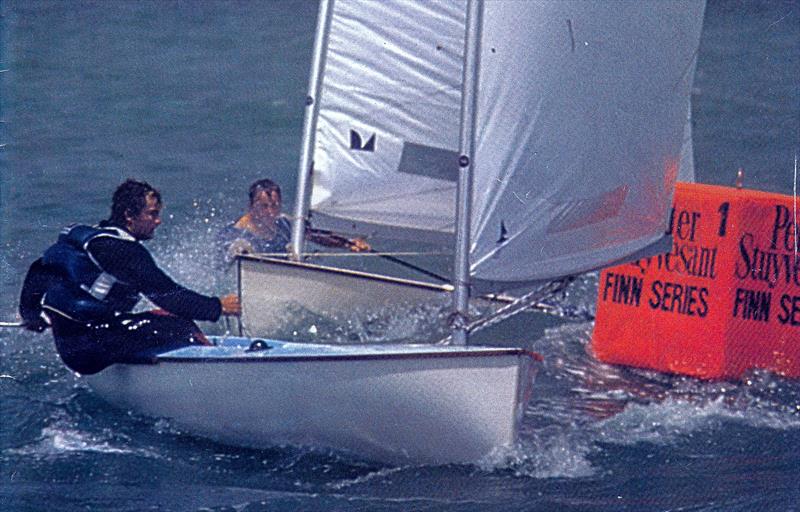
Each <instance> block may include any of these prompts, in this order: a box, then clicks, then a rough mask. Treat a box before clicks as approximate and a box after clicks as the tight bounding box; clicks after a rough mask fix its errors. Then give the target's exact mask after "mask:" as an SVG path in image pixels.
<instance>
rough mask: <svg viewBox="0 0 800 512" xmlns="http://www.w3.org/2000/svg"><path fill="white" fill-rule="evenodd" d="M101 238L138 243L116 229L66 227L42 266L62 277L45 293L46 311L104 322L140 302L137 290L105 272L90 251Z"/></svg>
mask: <svg viewBox="0 0 800 512" xmlns="http://www.w3.org/2000/svg"><path fill="white" fill-rule="evenodd" d="M99 237H111V238H117V239H119V240H126V241H130V242H136V239H135V238H134V237H132V236H131V235H130V234H128V233H127V232H125V231H123V230H122V229H119V228H115V227H102V228H101V227H96V226H87V225H82V224H73V225H70V226H67V227H66V228H64V229H63V230H62V231H61V234H60V235H59V236H58V241H57V242H56V243H55V244H53V245H51V246H50V247H49V248H48V249H47V250H46V251H45V252H44V255H43V256H42V263H43V264H44V265H46V266H47V267H49V268H51V269H53V270H55V271H56V272H57V273H58V274H59V275H60V276H61V279H59V280H58V281H56V282H54V283H53V284H52V285H51V286H50V287H48V290H47V292H46V293H45V294H44V298H43V299H42V307H43V308H44V309H46V310H50V311H52V312H55V313H58V314H60V315H62V316H65V317H67V318H69V319H71V320H76V321H79V322H92V321H96V320H102V319H103V318H107V317H109V316H113V315H114V313H116V312H128V311H130V310H131V309H133V307H134V306H135V305H136V303H137V302H138V301H139V292H138V291H137V289H136V288H135V287H134V286H132V285H130V284H127V283H123V282H121V281H119V280H118V279H117V278H116V277H114V276H113V275H111V274H109V273H108V272H106V271H104V270H103V268H102V267H101V266H100V264H99V263H98V262H97V260H96V259H95V258H94V257H93V256H92V254H91V252H90V251H89V249H88V247H89V243H90V242H91V241H92V240H94V239H96V238H99Z"/></svg>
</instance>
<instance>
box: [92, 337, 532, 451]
mask: <svg viewBox="0 0 800 512" xmlns="http://www.w3.org/2000/svg"><path fill="white" fill-rule="evenodd" d="M214 341H215V342H217V346H214V347H199V346H194V347H187V348H182V349H178V350H174V351H171V352H166V353H163V354H158V355H153V356H152V357H143V358H142V360H141V362H138V363H132V364H116V365H114V366H112V367H111V368H108V369H106V370H105V371H103V372H101V373H99V374H96V375H91V376H87V377H85V378H86V379H87V380H88V382H89V384H90V385H91V386H92V387H93V388H94V389H95V391H96V392H97V393H98V394H99V395H101V396H102V397H103V398H105V399H106V400H108V401H110V402H112V403H115V404H117V405H119V406H122V407H125V408H130V409H134V410H137V411H140V412H142V413H144V414H147V415H151V416H156V417H166V418H171V419H172V420H173V421H174V423H175V424H176V425H177V426H179V427H180V428H185V429H187V430H189V431H191V432H194V433H197V434H201V435H203V436H206V437H210V438H212V439H216V440H219V441H222V442H226V443H232V444H236V445H244V446H251V447H256V448H264V447H267V446H275V445H280V444H287V443H288V444H299V445H312V446H315V447H329V448H335V449H340V450H348V451H352V452H355V453H357V454H359V455H362V456H367V457H373V458H377V459H380V460H414V461H418V462H423V463H432V464H441V463H451V462H474V461H477V460H480V459H481V458H482V457H485V456H487V455H489V454H490V453H491V452H492V451H493V450H495V449H497V448H499V447H504V446H510V445H512V444H513V443H514V441H515V439H516V435H517V428H518V425H519V421H520V420H521V419H522V414H523V412H524V409H525V405H526V404H527V402H528V398H529V396H530V393H531V386H532V379H533V370H534V365H533V363H534V361H535V360H536V359H537V356H536V354H533V353H531V352H528V351H525V350H522V349H517V348H488V347H453V346H422V345H366V346H353V345H340V346H337V345H315V344H306V343H288V342H282V341H276V340H256V341H253V340H252V339H250V338H219V339H214Z"/></svg>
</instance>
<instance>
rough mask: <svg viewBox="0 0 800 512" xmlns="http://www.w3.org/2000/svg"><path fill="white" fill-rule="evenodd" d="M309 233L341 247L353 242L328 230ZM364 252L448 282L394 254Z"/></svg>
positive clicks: (442, 277) (371, 250)
mask: <svg viewBox="0 0 800 512" xmlns="http://www.w3.org/2000/svg"><path fill="white" fill-rule="evenodd" d="M311 233H313V234H315V235H319V236H325V237H327V238H328V239H330V240H335V241H336V242H337V243H340V244H341V245H342V247H351V246H352V245H353V243H352V242H351V241H350V239H348V238H346V237H343V236H340V235H337V234H334V233H331V232H329V231H324V230H311ZM366 252H367V253H369V254H374V255H376V256H379V257H381V258H383V259H385V260H386V261H391V262H392V263H394V264H396V265H400V266H403V267H406V268H408V269H411V270H414V271H416V272H419V273H420V274H423V275H426V276H428V277H432V278H434V279H436V280H438V281H440V282H442V283H449V282H450V279H448V278H446V277H444V276H442V275H439V274H437V273H436V272H433V271H430V270H428V269H426V268H422V267H420V266H418V265H414V264H413V263H409V262H408V261H405V260H401V259H400V258H395V257H394V256H390V255H388V254H385V253H381V252H378V251H376V250H375V249H370V250H368V251H366Z"/></svg>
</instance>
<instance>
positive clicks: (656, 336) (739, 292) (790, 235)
mask: <svg viewBox="0 0 800 512" xmlns="http://www.w3.org/2000/svg"><path fill="white" fill-rule="evenodd" d="M737 181H738V179H737ZM737 185H738V183H737ZM796 224H797V218H796V212H794V210H793V202H792V198H791V197H789V196H785V195H780V194H772V193H766V192H759V191H754V190H746V189H741V190H736V189H732V188H727V187H719V186H712V185H699V184H689V183H678V185H677V187H676V191H675V201H674V208H673V210H672V214H671V216H670V221H669V229H668V232H669V233H670V234H671V235H672V237H673V247H672V251H671V252H670V253H669V254H664V255H660V256H655V257H651V258H647V259H644V260H640V261H637V262H634V263H630V264H626V265H621V266H618V267H614V268H610V269H607V270H605V271H604V272H603V273H602V274H601V278H600V286H599V290H598V303H597V317H596V322H595V329H594V333H593V337H592V349H593V351H594V353H595V354H596V356H597V357H598V359H600V360H601V361H604V362H609V363H615V364H624V365H630V366H637V367H643V368H650V369H654V370H660V371H665V372H673V373H679V374H686V375H692V376H695V377H701V378H738V377H740V376H741V375H742V374H743V373H744V372H746V371H747V370H749V369H752V368H764V369H768V370H772V371H775V372H777V373H780V374H782V375H786V376H791V377H800V256H799V255H798V254H797V253H796V250H795V247H796V245H797V244H796V241H795V237H796Z"/></svg>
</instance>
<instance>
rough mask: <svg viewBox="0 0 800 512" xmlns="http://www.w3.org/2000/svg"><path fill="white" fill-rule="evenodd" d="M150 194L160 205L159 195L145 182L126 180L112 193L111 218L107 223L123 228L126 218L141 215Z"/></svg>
mask: <svg viewBox="0 0 800 512" xmlns="http://www.w3.org/2000/svg"><path fill="white" fill-rule="evenodd" d="M150 194H152V195H153V196H154V197H155V198H156V200H157V201H158V203H159V204H161V194H159V192H158V190H156V189H155V188H154V187H153V186H151V185H150V184H149V183H147V182H146V181H136V180H133V179H130V178H128V179H127V180H125V182H124V183H122V185H120V186H119V187H117V190H115V191H114V198H113V199H112V202H111V217H110V218H109V219H108V221H109V222H110V223H111V224H114V225H115V226H121V227H125V225H126V223H127V219H126V217H127V216H136V215H139V214H140V213H142V210H144V209H145V207H146V206H147V196H149V195H150Z"/></svg>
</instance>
